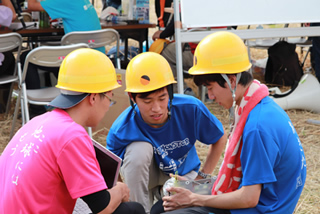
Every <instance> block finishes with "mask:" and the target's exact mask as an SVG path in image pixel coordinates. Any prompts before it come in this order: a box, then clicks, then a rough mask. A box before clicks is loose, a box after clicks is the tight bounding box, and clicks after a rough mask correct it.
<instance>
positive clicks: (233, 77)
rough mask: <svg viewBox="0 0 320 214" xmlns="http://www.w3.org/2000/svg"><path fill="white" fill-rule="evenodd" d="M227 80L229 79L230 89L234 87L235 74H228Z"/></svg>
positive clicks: (235, 82) (235, 81)
mask: <svg viewBox="0 0 320 214" xmlns="http://www.w3.org/2000/svg"><path fill="white" fill-rule="evenodd" d="M228 77H229V81H230V84H231V87H232V89H234V88H235V87H236V84H237V75H233V74H232V75H229V76H228Z"/></svg>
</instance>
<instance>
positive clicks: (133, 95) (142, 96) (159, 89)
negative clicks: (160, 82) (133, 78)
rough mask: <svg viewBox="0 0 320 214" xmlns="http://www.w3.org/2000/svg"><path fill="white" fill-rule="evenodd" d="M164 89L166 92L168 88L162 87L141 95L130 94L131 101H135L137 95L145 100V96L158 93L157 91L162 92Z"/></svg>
mask: <svg viewBox="0 0 320 214" xmlns="http://www.w3.org/2000/svg"><path fill="white" fill-rule="evenodd" d="M165 88H167V90H168V86H164V87H162V88H158V89H156V90H153V91H148V92H143V93H131V95H132V98H133V100H134V101H136V97H137V95H138V94H139V95H140V98H142V99H143V98H146V97H147V96H149V95H150V94H153V93H155V92H158V91H163V90H164V89H165ZM168 91H169V90H168Z"/></svg>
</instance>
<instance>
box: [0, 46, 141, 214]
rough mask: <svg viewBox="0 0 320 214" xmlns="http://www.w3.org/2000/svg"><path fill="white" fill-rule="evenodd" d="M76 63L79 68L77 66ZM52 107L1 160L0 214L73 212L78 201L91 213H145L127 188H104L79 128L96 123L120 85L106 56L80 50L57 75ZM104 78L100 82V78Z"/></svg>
mask: <svg viewBox="0 0 320 214" xmlns="http://www.w3.org/2000/svg"><path fill="white" fill-rule="evenodd" d="M79 62H81V63H80V64H81V66H79ZM59 74H60V75H59V78H58V84H57V85H56V87H57V88H60V89H61V94H60V95H59V96H58V97H56V98H55V99H54V100H53V101H52V102H51V103H50V105H51V106H53V107H55V108H56V109H55V110H53V111H50V112H47V113H45V114H42V115H40V116H39V117H36V118H33V119H32V120H30V121H29V122H28V123H26V124H25V125H24V126H23V127H22V128H21V129H20V130H19V131H18V132H17V133H16V134H15V136H14V137H13V138H12V139H11V141H10V142H9V144H8V145H7V146H6V148H5V149H4V151H3V153H2V155H1V158H0V189H1V195H0V213H72V211H73V209H74V206H75V203H76V200H77V198H82V199H83V201H85V202H86V203H87V204H88V206H89V207H90V209H91V210H92V212H93V213H134V214H145V210H144V209H143V207H142V205H141V204H139V203H136V202H129V189H128V187H127V185H126V184H124V183H121V182H118V183H117V184H116V185H115V186H114V187H112V188H111V189H110V187H108V186H107V185H106V182H105V180H104V178H103V175H102V174H101V171H100V166H99V163H98V161H97V159H96V154H95V150H94V147H93V145H92V140H91V138H90V136H89V135H88V133H87V132H86V130H85V128H84V127H94V126H96V125H98V123H99V122H100V120H101V119H102V118H103V117H104V115H105V113H106V112H107V111H108V110H109V108H110V106H111V105H112V104H113V102H112V96H113V93H112V90H114V89H116V88H118V87H121V86H120V85H119V84H118V83H117V77H116V72H115V69H114V67H113V64H112V62H111V61H110V60H109V58H108V57H107V56H106V55H105V54H102V53H101V52H99V51H97V50H93V49H90V48H80V49H77V50H75V51H73V52H71V53H70V54H69V55H67V56H66V58H65V59H64V61H63V62H62V65H61V67H60V71H59ZM101 77H105V78H101Z"/></svg>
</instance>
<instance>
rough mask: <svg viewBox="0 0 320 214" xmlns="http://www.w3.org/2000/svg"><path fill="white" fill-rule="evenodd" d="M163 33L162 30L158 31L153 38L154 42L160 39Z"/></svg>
mask: <svg viewBox="0 0 320 214" xmlns="http://www.w3.org/2000/svg"><path fill="white" fill-rule="evenodd" d="M161 33H162V30H158V31H156V32H155V33H154V34H153V36H152V39H153V41H155V40H156V39H159V38H160V34H161Z"/></svg>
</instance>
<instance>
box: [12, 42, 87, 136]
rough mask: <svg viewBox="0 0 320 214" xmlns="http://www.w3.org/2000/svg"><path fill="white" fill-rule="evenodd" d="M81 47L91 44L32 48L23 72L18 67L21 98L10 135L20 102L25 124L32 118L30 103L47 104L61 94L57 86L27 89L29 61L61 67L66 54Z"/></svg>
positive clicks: (16, 108) (40, 64)
mask: <svg viewBox="0 0 320 214" xmlns="http://www.w3.org/2000/svg"><path fill="white" fill-rule="evenodd" d="M79 48H89V46H88V45H87V44H84V43H79V44H72V45H66V46H41V47H37V48H35V49H33V50H31V51H30V52H29V53H28V55H27V57H26V60H25V63H24V66H23V71H22V73H21V68H20V69H18V76H19V86H20V88H21V90H20V92H19V98H20V99H18V100H17V103H16V107H15V112H14V117H13V122H12V128H11V134H10V135H11V136H10V137H12V135H13V130H14V126H15V122H16V119H17V115H18V108H19V104H20V102H21V112H22V125H23V124H25V123H27V122H28V121H29V119H30V118H29V109H28V104H29V103H30V104H34V105H47V104H48V103H49V102H50V101H52V100H53V99H54V98H55V97H56V96H58V95H59V94H60V90H59V89H58V88H56V87H47V88H40V89H27V88H26V83H25V79H26V76H27V71H28V67H29V63H33V64H35V65H38V66H45V67H59V66H60V65H61V63H62V61H63V59H64V57H65V56H66V55H68V54H69V53H70V52H72V51H73V50H76V49H79Z"/></svg>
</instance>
